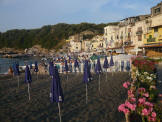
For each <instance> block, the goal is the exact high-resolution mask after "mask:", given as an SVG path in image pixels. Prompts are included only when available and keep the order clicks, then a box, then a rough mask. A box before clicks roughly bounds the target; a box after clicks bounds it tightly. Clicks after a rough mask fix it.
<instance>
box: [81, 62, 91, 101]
mask: <svg viewBox="0 0 162 122" xmlns="http://www.w3.org/2000/svg"><path fill="white" fill-rule="evenodd" d="M90 80H91V74H90V70H89V65H88V61H87V60H85V63H84V74H83V82H84V83H85V84H86V104H87V101H88V88H87V84H88V82H90Z"/></svg>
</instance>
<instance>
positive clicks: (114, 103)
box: [0, 72, 129, 122]
mask: <svg viewBox="0 0 162 122" xmlns="http://www.w3.org/2000/svg"><path fill="white" fill-rule="evenodd" d="M60 77H61V81H62V88H63V92H64V98H65V101H64V103H63V104H61V110H62V122H124V121H125V117H124V114H123V113H120V112H118V106H119V105H120V104H121V103H123V102H124V101H125V99H126V98H127V93H126V92H127V91H126V89H124V88H123V87H122V83H123V82H125V81H127V80H128V79H129V76H128V73H123V72H117V73H114V74H113V76H112V74H111V73H108V80H107V81H106V80H105V74H102V75H101V93H99V91H98V76H97V75H93V81H91V82H90V83H89V85H88V104H86V101H85V84H84V83H83V82H82V77H83V75H82V74H74V73H73V74H69V80H68V82H67V81H66V80H65V78H66V75H62V74H61V75H60ZM32 78H33V82H32V84H31V100H30V101H28V94H27V84H25V83H24V75H23V74H22V75H21V80H20V88H19V89H18V87H17V79H16V78H13V77H8V76H0V122H10V121H12V122H24V121H25V122H32V121H37V122H45V121H47V122H59V115H58V107H57V103H50V98H49V93H50V83H51V79H50V78H49V76H47V75H46V76H39V80H38V81H37V80H36V76H33V77H32Z"/></svg>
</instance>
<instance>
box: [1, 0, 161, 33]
mask: <svg viewBox="0 0 162 122" xmlns="http://www.w3.org/2000/svg"><path fill="white" fill-rule="evenodd" d="M160 2H161V0H0V32H5V31H7V30H10V29H33V28H40V27H42V26H44V25H54V24H57V23H68V24H78V23H81V22H89V23H96V24H99V23H108V22H115V21H120V20H121V19H124V18H126V17H130V16H136V15H143V14H150V8H151V7H153V6H155V5H157V4H158V3H160Z"/></svg>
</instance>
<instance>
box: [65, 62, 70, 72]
mask: <svg viewBox="0 0 162 122" xmlns="http://www.w3.org/2000/svg"><path fill="white" fill-rule="evenodd" d="M65 71H66V72H68V71H69V67H68V63H67V60H65Z"/></svg>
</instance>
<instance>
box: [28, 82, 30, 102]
mask: <svg viewBox="0 0 162 122" xmlns="http://www.w3.org/2000/svg"><path fill="white" fill-rule="evenodd" d="M28 94H29V100H30V85H29V83H28Z"/></svg>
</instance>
